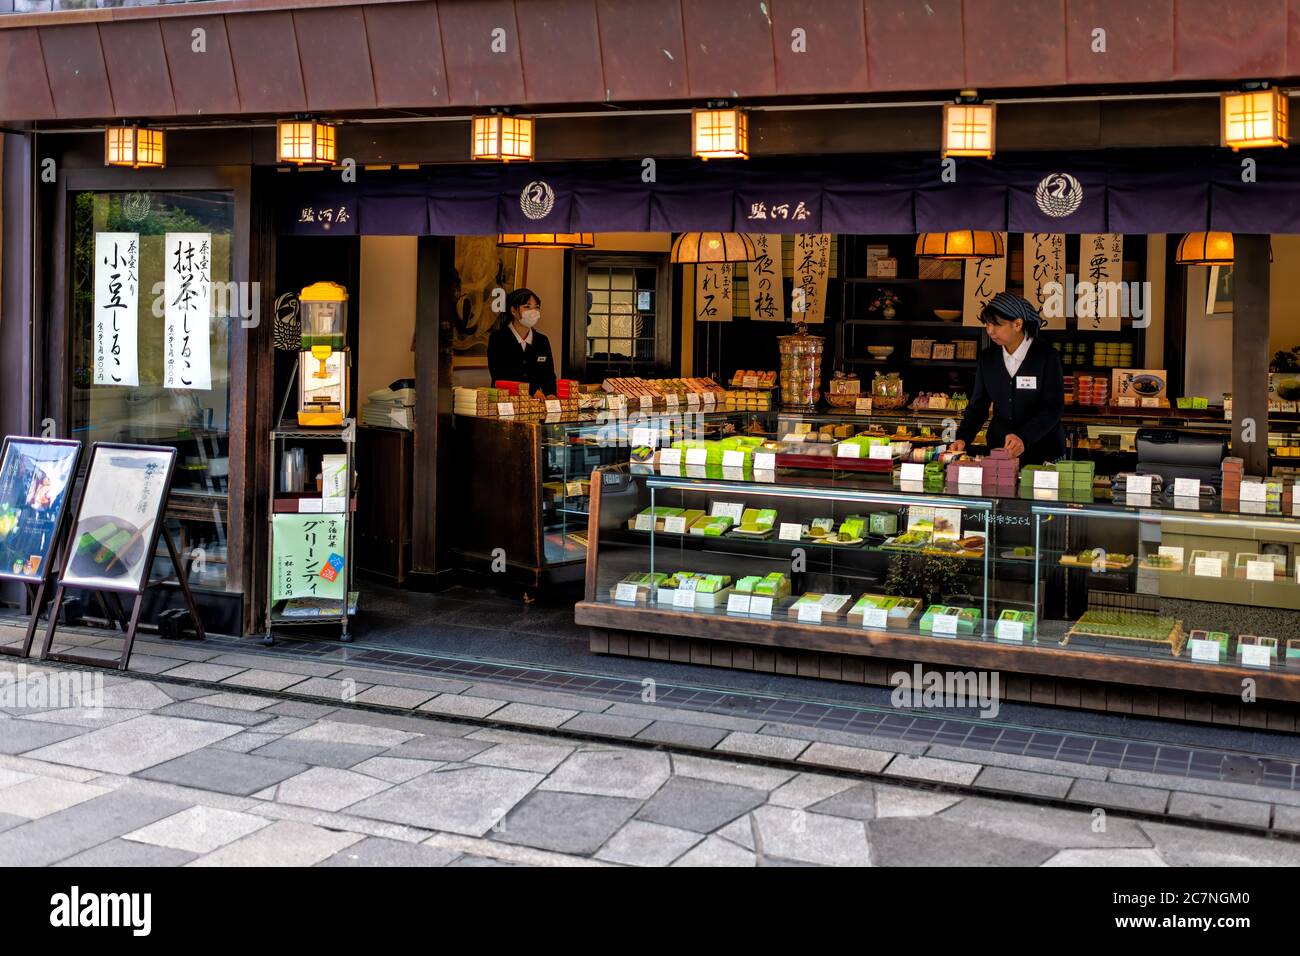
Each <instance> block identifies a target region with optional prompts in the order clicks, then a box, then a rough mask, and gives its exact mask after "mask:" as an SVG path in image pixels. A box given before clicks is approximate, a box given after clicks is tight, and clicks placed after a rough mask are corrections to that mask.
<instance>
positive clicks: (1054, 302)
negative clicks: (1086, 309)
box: [1024, 232, 1066, 330]
mask: <svg viewBox="0 0 1300 956" xmlns="http://www.w3.org/2000/svg"><path fill="white" fill-rule="evenodd" d="M1024 284H1025V298H1026V299H1028V300H1029V301H1030V302H1032V303H1033V304H1034V308H1036V309H1038V312H1039V314H1040V315H1041V316H1042V317H1043V327H1044V328H1047V329H1058V330H1059V329H1063V328H1065V315H1066V309H1065V233H1063V232H1027V233H1025V275H1024Z"/></svg>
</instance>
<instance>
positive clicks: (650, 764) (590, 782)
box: [541, 747, 672, 800]
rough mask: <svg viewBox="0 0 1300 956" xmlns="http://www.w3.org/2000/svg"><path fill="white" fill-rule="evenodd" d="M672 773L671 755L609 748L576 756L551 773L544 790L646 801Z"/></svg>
mask: <svg viewBox="0 0 1300 956" xmlns="http://www.w3.org/2000/svg"><path fill="white" fill-rule="evenodd" d="M671 772H672V767H671V764H670V763H669V761H668V756H667V754H662V753H659V752H657V751H653V750H625V749H621V748H613V747H610V748H607V749H601V750H584V751H579V752H578V753H575V754H574V755H573V756H571V757H569V758H568V759H567V760H565V761H564V762H563V763H562V764H560V765H559V766H558V767H556V768H555V770H554V771H552V772H551V775H550V776H549V777H547V778H546V782H545V783H543V784H542V785H541V789H543V790H565V791H568V792H569V793H583V794H591V795H595V796H605V797H632V798H637V799H641V800H645V799H647V798H649V797H650V796H652V795H653V794H654V792H655V791H656V790H658V789H659V788H660V787H661V786H663V785H664V783H665V782H666V781H667V780H668V777H669V776H670V774H671Z"/></svg>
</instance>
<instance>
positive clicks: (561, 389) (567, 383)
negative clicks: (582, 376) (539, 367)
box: [555, 378, 581, 400]
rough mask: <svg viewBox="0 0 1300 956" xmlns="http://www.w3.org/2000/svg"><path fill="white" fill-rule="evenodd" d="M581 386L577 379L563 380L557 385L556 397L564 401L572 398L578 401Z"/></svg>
mask: <svg viewBox="0 0 1300 956" xmlns="http://www.w3.org/2000/svg"><path fill="white" fill-rule="evenodd" d="M580 387H581V386H580V385H579V383H578V381H577V379H572V378H562V379H559V380H558V381H557V382H556V383H555V397H556V398H560V399H564V398H570V399H574V400H576V399H577V398H578V391H579V389H580Z"/></svg>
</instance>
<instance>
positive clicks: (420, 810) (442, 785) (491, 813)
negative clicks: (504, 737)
mask: <svg viewBox="0 0 1300 956" xmlns="http://www.w3.org/2000/svg"><path fill="white" fill-rule="evenodd" d="M542 780H543V775H542V774H539V773H530V772H527V771H523V770H507V769H505V768H502V767H465V768H462V769H456V770H449V769H443V770H435V771H432V772H430V773H426V774H424V775H423V776H419V777H416V778H415V779H413V780H410V781H408V782H406V783H403V784H398V785H397V786H395V787H392V788H391V789H389V790H386V791H384V792H383V793H380V794H377V795H376V796H373V797H370V798H368V799H366V800H362V801H361V802H360V803H356V804H353V805H352V806H351V807H349V808H348V809H349V812H350V813H352V814H354V815H357V816H363V817H371V818H373V819H376V820H386V821H388V822H390V823H402V824H406V825H408V826H415V827H422V828H424V829H426V830H442V831H446V832H450V833H461V834H465V835H467V836H476V837H479V836H483V835H484V834H485V833H487V832H488V831H489V830H491V829H492V827H493V825H494V824H496V823H498V821H500V820H501V818H502V817H504V816H505V815H506V814H508V813H509V812H510V811H511V810H512V809H513V808H514V806H515V804H517V803H518V802H519V801H520V800H522V799H524V797H526V796H527V795H528V794H529V793H530V792H531V791H532V789H533V788H534V787H535V786H537V784H538V783H540V782H541V781H542ZM2 836H3V834H0V837H2Z"/></svg>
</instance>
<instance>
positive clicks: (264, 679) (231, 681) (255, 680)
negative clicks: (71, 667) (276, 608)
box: [133, 659, 310, 690]
mask: <svg viewBox="0 0 1300 956" xmlns="http://www.w3.org/2000/svg"><path fill="white" fill-rule="evenodd" d="M133 662H134V659H133ZM309 676H310V675H308V674H303V673H300V672H296V673H286V672H284V671H279V670H269V669H265V668H258V669H253V670H246V671H240V672H239V673H238V674H234V675H233V676H231V677H227V678H226V679H225V680H224V681H222V682H221V683H223V684H226V685H229V686H232V687H250V688H255V689H257V690H284V689H286V688H288V687H292V686H293V685H294V684H301V683H302V682H303V681H305V680H306V679H307V678H308V677H309Z"/></svg>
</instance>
